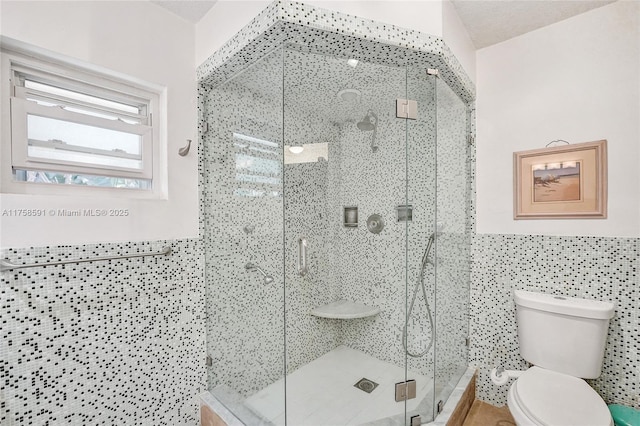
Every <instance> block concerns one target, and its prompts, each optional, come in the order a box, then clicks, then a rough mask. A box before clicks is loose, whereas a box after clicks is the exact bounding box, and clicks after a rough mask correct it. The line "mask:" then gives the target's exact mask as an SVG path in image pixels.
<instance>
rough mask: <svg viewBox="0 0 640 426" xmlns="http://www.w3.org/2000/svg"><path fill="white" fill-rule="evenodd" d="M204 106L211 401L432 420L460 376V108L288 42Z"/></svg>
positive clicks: (431, 92) (393, 420) (381, 72)
mask: <svg viewBox="0 0 640 426" xmlns="http://www.w3.org/2000/svg"><path fill="white" fill-rule="evenodd" d="M201 108H202V111H201V114H202V116H203V118H204V119H205V121H206V123H207V129H208V130H207V131H206V132H205V133H203V140H204V144H203V147H204V152H202V153H201V158H202V162H203V163H202V166H201V170H202V177H201V179H202V188H203V190H202V215H203V216H202V225H201V227H202V229H201V231H202V235H203V239H204V244H205V248H206V272H205V273H206V281H207V354H208V355H209V357H210V360H211V363H210V364H211V365H210V366H209V368H208V383H209V388H210V391H211V393H212V394H213V395H214V396H215V397H216V398H217V399H218V400H219V401H220V402H221V403H222V404H224V405H225V406H226V407H227V408H228V409H229V410H230V411H231V412H233V413H234V415H235V416H236V417H237V418H238V419H240V420H241V421H242V422H243V423H245V424H251V425H252V424H275V425H284V424H287V425H347V424H397V425H406V424H409V422H410V419H411V417H413V416H416V415H419V416H421V421H422V422H423V423H425V422H428V421H430V420H432V419H433V418H434V417H435V416H436V415H437V412H438V407H439V406H441V404H442V403H443V402H444V401H446V400H447V398H448V396H449V394H450V392H451V390H452V388H453V385H455V383H456V382H457V380H458V379H459V378H460V376H461V375H462V373H463V372H464V371H465V370H466V368H467V347H466V345H465V341H466V337H467V334H468V332H467V324H468V318H467V316H468V291H469V243H470V238H469V236H470V232H469V231H470V227H469V226H470V224H469V214H468V212H469V193H470V187H469V180H470V179H469V177H470V176H469V173H470V172H469V170H468V164H469V163H468V159H467V155H468V154H467V153H468V149H467V137H466V135H467V133H468V129H467V108H466V105H465V103H464V102H463V101H462V100H460V99H459V98H458V97H457V95H456V94H455V93H454V92H453V91H452V90H451V89H450V88H449V87H448V86H447V85H446V84H445V83H444V82H443V81H442V80H441V79H440V78H439V77H438V76H437V73H436V72H433V71H431V72H427V70H425V69H418V68H417V67H392V66H388V65H382V64H376V63H371V62H366V61H362V60H360V61H356V60H353V59H350V58H347V57H336V56H327V55H323V54H321V53H315V52H313V51H301V50H300V49H294V48H291V47H288V46H286V45H285V46H281V47H278V48H276V49H275V50H273V51H271V52H268V53H266V54H265V55H264V56H263V57H262V58H261V59H260V60H259V61H257V62H254V63H252V64H251V65H250V66H247V67H245V68H244V69H242V71H241V72H239V73H236V74H235V75H234V76H233V77H232V78H230V79H228V80H227V81H225V82H224V83H222V84H217V85H216V86H204V85H203V86H202V87H201ZM407 116H409V117H410V118H407Z"/></svg>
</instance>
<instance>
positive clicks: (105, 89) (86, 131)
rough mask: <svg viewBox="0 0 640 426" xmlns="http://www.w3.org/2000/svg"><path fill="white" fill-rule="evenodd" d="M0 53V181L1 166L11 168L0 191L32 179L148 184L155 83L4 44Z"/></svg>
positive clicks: (153, 163) (155, 134)
mask: <svg viewBox="0 0 640 426" xmlns="http://www.w3.org/2000/svg"><path fill="white" fill-rule="evenodd" d="M2 56H3V62H2V66H3V75H9V77H10V81H9V86H8V90H7V91H6V92H5V91H4V90H3V97H6V96H7V95H6V94H5V93H7V92H8V97H9V103H8V109H9V111H10V164H8V163H7V162H6V161H7V160H6V159H5V158H6V157H7V156H6V155H3V164H2V168H3V176H2V177H3V181H5V180H6V177H8V173H7V172H5V170H9V169H10V173H11V179H10V180H11V183H10V184H9V185H8V186H9V188H8V189H9V190H8V191H6V190H7V188H6V185H3V191H5V192H24V191H23V189H24V186H25V185H33V184H39V185H40V187H42V184H53V185H56V184H57V185H64V186H69V187H78V186H83V187H87V186H91V187H107V188H114V189H129V190H147V191H151V190H153V188H154V178H156V177H157V175H158V170H156V169H157V167H158V164H159V161H158V160H157V159H154V155H155V156H156V157H157V156H158V153H159V151H160V150H159V148H158V144H159V131H158V129H157V127H158V126H157V123H155V122H154V121H156V120H157V117H158V114H157V109H158V105H159V92H158V91H152V90H150V89H149V88H147V87H141V85H139V84H134V83H133V82H131V81H126V80H122V79H121V78H118V79H116V78H114V77H113V76H112V75H106V74H101V73H99V72H96V71H95V70H93V69H88V68H85V69H82V68H80V67H78V66H77V65H76V64H74V65H69V66H65V64H62V63H60V62H54V63H52V62H50V61H48V60H46V59H39V58H36V59H34V58H33V57H26V56H23V55H21V54H16V53H15V52H8V51H3V52H2ZM5 71H6V74H5ZM3 84H5V82H3ZM3 89H4V87H3ZM5 102H6V101H5V99H3V105H5V106H6V105H7V104H6V103H5ZM4 135H6V133H5V134H3V136H4ZM2 143H3V144H4V143H7V142H6V141H5V140H3V142H2ZM4 153H7V151H6V150H3V154H4ZM20 185H22V187H20ZM16 187H17V188H18V190H16V191H13V190H11V188H13V189H16ZM45 191H46V190H45ZM40 193H42V191H41V192H40Z"/></svg>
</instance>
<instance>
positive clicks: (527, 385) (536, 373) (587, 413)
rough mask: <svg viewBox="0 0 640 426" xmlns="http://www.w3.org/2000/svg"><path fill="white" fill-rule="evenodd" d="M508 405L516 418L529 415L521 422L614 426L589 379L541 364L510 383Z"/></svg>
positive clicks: (548, 425) (569, 425) (549, 425)
mask: <svg viewBox="0 0 640 426" xmlns="http://www.w3.org/2000/svg"><path fill="white" fill-rule="evenodd" d="M512 405H516V406H515V407H512ZM509 408H511V409H512V411H513V412H514V418H515V419H516V421H518V417H519V416H521V415H524V416H526V417H527V419H526V420H525V421H522V420H521V421H520V422H518V423H523V424H526V423H529V424H537V425H541V426H578V425H579V426H613V421H612V419H611V415H610V414H609V409H608V408H607V405H606V404H605V402H604V401H603V400H602V398H600V395H598V394H597V393H596V391H594V390H593V389H592V388H591V386H589V385H588V384H587V382H585V381H584V380H582V379H580V378H577V377H573V376H569V375H567V374H562V373H558V372H555V371H551V370H545V369H543V368H540V367H531V368H530V369H528V370H527V371H525V372H524V373H523V374H522V375H521V376H520V377H519V378H518V379H517V380H516V381H515V382H514V383H513V385H511V388H510V389H509ZM516 412H518V413H517V414H518V415H515V414H516ZM527 420H528V422H527Z"/></svg>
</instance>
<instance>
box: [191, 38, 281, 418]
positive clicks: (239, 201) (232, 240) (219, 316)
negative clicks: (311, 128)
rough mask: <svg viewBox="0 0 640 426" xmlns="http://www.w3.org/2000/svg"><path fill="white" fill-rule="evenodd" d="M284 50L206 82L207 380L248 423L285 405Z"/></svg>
mask: <svg viewBox="0 0 640 426" xmlns="http://www.w3.org/2000/svg"><path fill="white" fill-rule="evenodd" d="M282 55H283V52H282V49H277V50H275V51H273V52H271V53H270V54H269V55H266V56H265V57H264V58H262V59H261V60H260V61H258V62H256V63H255V64H253V65H251V66H250V67H248V68H247V69H246V70H244V71H243V72H242V73H239V74H236V75H235V76H234V77H232V78H231V79H229V80H228V81H226V82H225V83H223V84H221V85H219V86H216V87H206V86H203V87H202V88H201V96H202V98H203V100H204V102H203V109H202V114H203V119H204V120H205V121H206V122H207V123H208V124H209V129H210V130H209V131H208V132H206V133H205V134H204V135H203V138H204V152H203V153H202V155H203V161H204V167H203V176H202V177H201V179H202V184H201V186H202V187H203V193H202V197H203V198H202V199H203V212H202V214H203V218H202V228H201V229H202V235H203V244H204V249H205V253H206V295H207V306H206V308H207V355H208V357H209V367H208V369H207V372H208V383H209V390H210V391H211V393H212V394H213V395H214V397H215V398H216V399H217V400H218V401H219V402H220V403H222V404H224V405H225V406H226V407H227V409H229V410H230V411H231V412H232V413H234V414H235V415H236V416H237V417H239V418H240V419H241V420H242V421H243V422H244V423H245V424H251V425H253V424H261V423H263V422H264V416H263V413H261V412H259V411H258V410H256V409H255V407H256V406H259V407H264V406H266V407H268V410H267V411H265V413H266V414H268V415H272V416H277V415H282V416H284V411H285V405H284V404H285V398H284V379H283V377H284V278H283V275H282V265H283V263H284V259H283V254H282V244H283V234H282V222H283V214H282V212H283V194H282V185H283V172H282V149H283V148H282V144H283V140H282V134H283V130H282V111H283V108H282ZM221 342H223V343H221ZM271 385H273V386H274V390H273V391H272V393H271V394H270V396H269V399H268V400H259V399H258V398H256V397H255V395H256V393H258V392H260V391H261V390H262V389H264V388H265V387H267V386H271Z"/></svg>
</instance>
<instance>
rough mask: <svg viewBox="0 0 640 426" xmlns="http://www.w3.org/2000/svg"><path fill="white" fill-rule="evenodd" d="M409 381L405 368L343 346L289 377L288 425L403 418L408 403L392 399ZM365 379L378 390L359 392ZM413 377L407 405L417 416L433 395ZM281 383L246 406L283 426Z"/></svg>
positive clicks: (423, 380)
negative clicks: (399, 386)
mask: <svg viewBox="0 0 640 426" xmlns="http://www.w3.org/2000/svg"><path fill="white" fill-rule="evenodd" d="M404 377H405V369H404V368H400V367H397V366H395V365H393V364H389V363H387V362H384V361H380V360H379V359H376V358H374V357H371V356H369V355H367V354H365V353H363V352H360V351H357V350H354V349H350V348H347V347H346V346H339V347H337V348H335V349H334V350H332V351H331V352H329V353H327V354H325V355H323V356H321V357H320V358H318V359H316V360H314V361H312V362H310V363H309V364H306V365H304V366H302V367H300V368H299V369H297V370H296V371H294V372H293V373H291V374H289V376H288V377H287V396H288V398H287V410H288V413H287V414H288V418H287V423H289V424H294V425H309V426H312V425H328V424H332V425H337V424H341V425H352V424H353V425H357V424H363V423H369V422H373V421H376V420H380V419H384V418H388V417H392V416H395V415H400V414H403V413H404V409H405V403H404V401H403V402H396V401H395V400H394V398H393V395H394V386H395V383H397V382H401V381H403V380H404ZM362 378H367V379H369V380H372V381H374V382H375V383H378V386H377V387H376V388H375V389H373V391H372V392H371V393H367V392H364V391H362V390H360V389H358V388H356V387H354V385H355V384H356V382H358V381H359V380H360V379H362ZM409 378H412V379H415V380H416V385H417V386H416V387H417V389H416V394H417V395H416V398H415V399H411V400H409V401H407V410H408V411H412V410H415V409H418V406H419V405H420V404H421V402H423V401H424V399H425V396H427V394H428V393H429V392H430V391H431V390H432V388H433V381H432V380H431V379H429V378H427V377H425V376H421V375H419V374H412V373H411V372H409ZM282 382H283V380H279V381H277V382H275V383H273V384H272V385H270V386H267V387H266V388H264V389H262V390H261V391H259V392H257V393H256V394H254V395H252V396H250V397H249V398H248V399H247V400H246V401H245V405H246V406H247V407H249V408H250V409H251V410H252V411H254V412H255V413H256V414H258V415H259V416H260V417H262V418H266V419H268V420H269V421H271V422H272V423H274V424H275V425H282V424H284V404H283V403H282V396H283V394H284V393H283V383H282ZM430 400H431V399H429V401H430ZM421 409H422V407H421Z"/></svg>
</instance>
